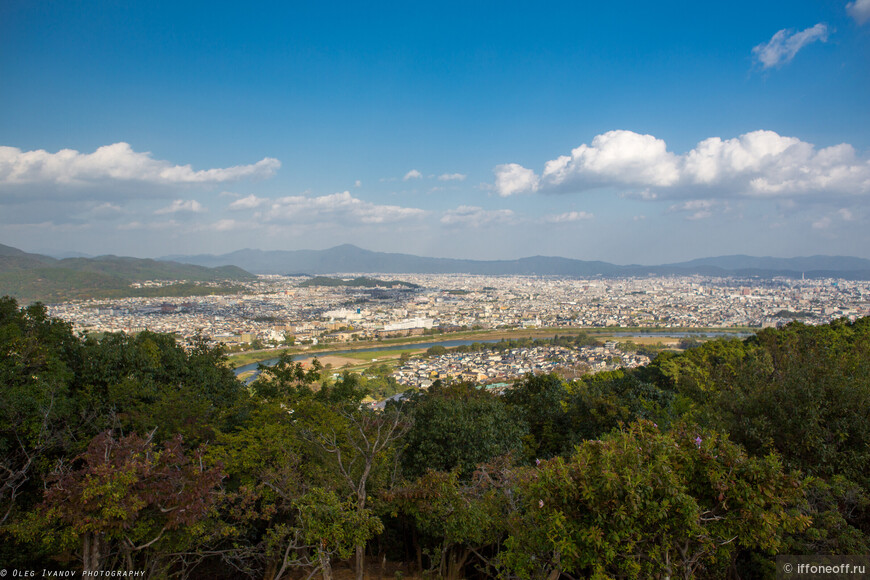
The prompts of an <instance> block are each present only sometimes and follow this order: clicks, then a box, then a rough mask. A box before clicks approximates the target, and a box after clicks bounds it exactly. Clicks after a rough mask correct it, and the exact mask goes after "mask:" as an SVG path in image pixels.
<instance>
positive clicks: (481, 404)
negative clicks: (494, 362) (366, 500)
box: [402, 383, 526, 478]
mask: <svg viewBox="0 0 870 580" xmlns="http://www.w3.org/2000/svg"><path fill="white" fill-rule="evenodd" d="M406 405H407V406H408V408H409V411H410V414H411V417H412V419H413V427H412V428H411V430H410V431H409V432H408V435H407V437H406V438H405V448H404V452H403V454H402V467H403V470H404V474H405V476H406V477H409V478H416V477H419V476H421V475H423V474H424V473H426V470H427V469H430V468H431V469H436V470H439V471H451V470H453V469H455V468H458V469H459V473H460V475H461V477H462V478H468V477H470V476H471V474H472V473H473V472H474V468H475V467H476V466H477V465H478V464H480V463H485V462H487V461H489V460H490V459H492V458H494V457H499V456H501V455H505V454H507V453H510V452H519V451H520V450H521V449H522V438H523V436H524V435H525V434H526V427H525V424H524V423H523V421H522V419H519V420H518V418H517V417H516V416H515V415H512V414H511V412H510V409H509V408H508V406H507V405H506V404H505V402H504V401H503V400H502V399H501V397H499V396H498V395H494V394H492V393H489V392H487V391H486V390H484V389H478V388H477V387H475V386H474V385H471V384H467V383H461V384H454V385H449V386H438V385H436V384H433V385H432V387H431V388H430V389H429V390H428V391H421V392H419V393H416V394H415V395H414V396H412V397H411V398H410V399H409V400H408V402H407V403H406Z"/></svg>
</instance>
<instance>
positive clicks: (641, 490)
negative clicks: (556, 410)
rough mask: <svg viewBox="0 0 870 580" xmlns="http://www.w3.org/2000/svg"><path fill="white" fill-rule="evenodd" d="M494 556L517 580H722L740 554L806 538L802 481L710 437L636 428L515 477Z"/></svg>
mask: <svg viewBox="0 0 870 580" xmlns="http://www.w3.org/2000/svg"><path fill="white" fill-rule="evenodd" d="M519 493H520V494H521V497H522V502H523V505H522V509H520V510H519V511H518V512H517V515H516V516H515V517H516V520H515V521H513V522H511V529H512V530H513V531H512V533H511V535H510V537H509V538H508V539H507V540H506V541H505V548H506V549H505V550H504V551H503V552H502V554H501V555H500V558H501V561H502V565H503V566H504V568H505V569H506V570H510V571H512V573H514V574H516V575H517V576H518V577H520V578H550V579H552V580H555V579H556V578H558V577H559V575H560V574H561V572H567V573H569V574H571V575H572V576H579V575H584V576H586V577H591V578H611V577H622V578H654V577H660V576H665V577H667V576H682V577H684V578H692V577H697V576H711V577H723V576H725V575H726V573H727V570H728V569H730V568H731V567H732V565H733V562H734V559H735V557H736V553H737V551H738V549H740V548H750V549H756V550H762V551H765V552H767V553H769V554H772V553H775V552H776V551H777V550H778V549H779V548H780V547H782V546H783V545H784V539H785V537H786V536H787V535H788V534H790V533H794V532H797V531H800V530H802V529H804V528H806V527H807V526H808V525H809V518H807V517H806V516H805V515H801V514H799V513H798V512H797V507H798V506H799V505H800V504H801V502H802V499H803V498H802V490H801V489H800V486H799V483H798V481H797V480H796V479H795V478H794V477H792V476H790V475H787V474H785V473H784V471H783V468H782V465H781V463H780V462H779V460H778V459H777V458H776V457H775V456H768V457H765V458H750V457H747V456H746V454H745V452H743V451H742V450H741V449H740V448H739V446H737V445H735V444H733V443H731V442H730V441H728V440H727V439H726V438H724V437H722V436H720V435H718V434H716V433H714V432H710V431H704V430H698V429H694V428H689V427H682V428H680V429H678V430H676V431H675V432H674V433H673V434H664V433H662V432H660V431H659V430H658V429H657V428H656V427H654V426H653V425H652V424H651V423H647V422H639V423H636V424H633V425H632V426H631V427H630V428H628V429H627V430H625V431H621V432H617V433H614V434H613V435H610V436H607V437H605V438H604V439H603V440H601V441H586V442H584V443H582V444H581V445H580V446H578V448H577V451H576V453H575V454H574V455H573V456H572V457H571V458H570V459H569V460H567V461H566V460H565V459H563V458H561V457H557V458H555V459H552V460H550V461H546V462H542V463H541V464H540V465H539V466H538V467H537V468H536V469H531V470H529V471H528V472H527V473H526V474H525V476H524V477H522V478H521V479H520V484H519Z"/></svg>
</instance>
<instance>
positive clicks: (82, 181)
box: [0, 143, 281, 193]
mask: <svg viewBox="0 0 870 580" xmlns="http://www.w3.org/2000/svg"><path fill="white" fill-rule="evenodd" d="M279 167H281V162H280V161H278V160H277V159H273V158H271V157H266V158H264V159H262V160H260V161H258V162H257V163H254V164H252V165H236V166H234V167H226V168H216V169H204V170H199V171H195V170H194V169H193V168H192V167H191V166H190V165H173V164H172V163H170V162H169V161H163V160H159V159H154V158H153V157H152V156H151V154H150V153H137V152H136V151H133V149H132V147H130V145H129V144H127V143H115V144H113V145H106V146H103V147H100V148H99V149H97V150H96V151H94V152H93V153H79V152H78V151H75V150H73V149H62V150H61V151H58V152H57V153H49V152H47V151H45V150H42V149H39V150H36V151H22V150H21V149H18V148H16V147H0V193H2V192H3V191H4V190H5V191H10V190H11V189H12V188H15V187H19V186H36V187H40V188H46V187H50V188H53V189H56V190H66V189H81V188H85V187H87V188H89V189H90V188H93V187H106V188H108V187H116V186H117V185H119V184H135V183H139V184H148V185H160V186H174V187H178V186H185V185H194V184H202V185H214V184H218V183H224V182H230V181H237V180H240V179H246V178H266V177H271V176H272V175H273V174H274V173H275V172H276V171H277V170H278V168H279Z"/></svg>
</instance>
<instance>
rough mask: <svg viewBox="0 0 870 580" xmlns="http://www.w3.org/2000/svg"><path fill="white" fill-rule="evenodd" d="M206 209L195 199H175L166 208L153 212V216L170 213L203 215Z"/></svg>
mask: <svg viewBox="0 0 870 580" xmlns="http://www.w3.org/2000/svg"><path fill="white" fill-rule="evenodd" d="M205 211H206V209H205V208H204V207H203V206H202V204H201V203H199V202H198V201H196V200H195V199H190V200H187V201H185V200H183V199H176V200H175V201H173V202H172V204H170V205H169V206H167V207H164V208H161V209H158V210H157V211H155V212H154V214H155V215H165V214H170V213H204V212H205Z"/></svg>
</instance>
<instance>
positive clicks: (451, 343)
mask: <svg viewBox="0 0 870 580" xmlns="http://www.w3.org/2000/svg"><path fill="white" fill-rule="evenodd" d="M752 334H753V333H751V332H700V331H697V332H696V331H686V332H608V333H607V336H622V337H626V338H638V337H644V336H661V337H662V338H683V337H687V336H704V337H713V338H720V337H732V338H746V337H748V336H752ZM501 340H502V339H489V340H440V341H436V342H414V343H409V344H393V345H389V346H378V347H372V348H356V349H344V350H323V351H309V352H304V353H297V354H294V355H293V357H292V358H293V360H302V359H306V358H311V357H315V356H324V355H342V354H348V353H354V352H380V351H384V350H400V349H407V348H414V349H427V348H430V347H433V346H443V347H446V348H451V347H455V346H463V345H469V344H474V343H475V342H477V343H483V344H488V343H495V342H500V341H501ZM277 362H278V358H277V357H275V358H270V359H268V360H264V361H260V362H259V363H251V364H247V365H245V366H241V367H238V368H236V369H235V373H236V376H238V375H241V374H243V373H246V372H249V371H255V373H254V374H253V375H251V376H250V377H248V379H247V382H250V381H252V380H254V379H255V378H256V377H257V374H258V373H256V371H257V366H258V365H260V364H262V365H264V366H267V367H270V366H272V365H274V364H276V363H277Z"/></svg>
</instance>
